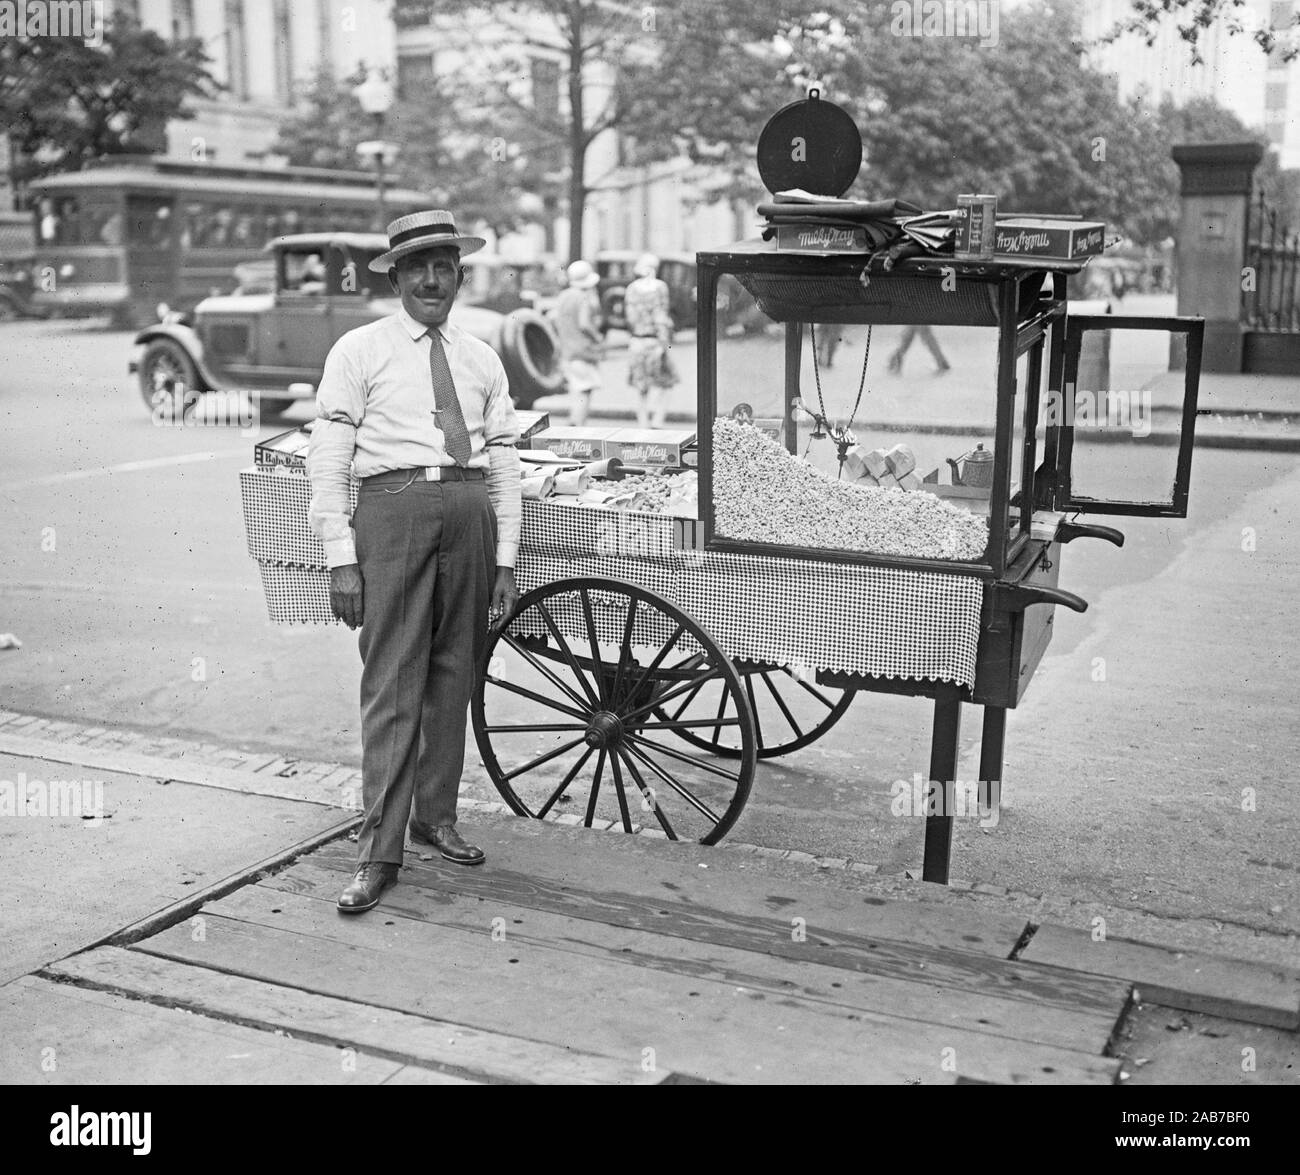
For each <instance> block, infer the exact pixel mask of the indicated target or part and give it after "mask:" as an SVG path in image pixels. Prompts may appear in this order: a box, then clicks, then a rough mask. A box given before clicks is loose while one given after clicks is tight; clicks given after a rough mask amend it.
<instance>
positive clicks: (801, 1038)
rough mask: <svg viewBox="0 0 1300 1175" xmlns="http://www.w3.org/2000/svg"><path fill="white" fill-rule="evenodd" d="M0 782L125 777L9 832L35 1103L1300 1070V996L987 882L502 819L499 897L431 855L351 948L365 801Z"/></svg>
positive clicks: (233, 757)
mask: <svg viewBox="0 0 1300 1175" xmlns="http://www.w3.org/2000/svg"><path fill="white" fill-rule="evenodd" d="M151 743H152V745H150V744H151ZM0 756H3V757H0V778H3V779H4V780H10V781H12V780H13V779H14V778H15V776H16V774H17V773H18V772H23V773H24V776H25V780H26V781H27V782H29V783H30V782H31V781H34V780H41V781H44V782H46V783H47V784H48V783H49V782H50V781H53V780H56V779H66V778H67V777H68V776H74V775H76V776H80V775H94V776H95V777H96V778H99V779H102V780H103V781H104V788H103V795H102V801H103V802H102V806H101V807H100V808H99V809H98V810H97V811H96V809H94V808H93V807H87V806H86V805H83V806H82V810H81V811H79V812H77V811H67V812H61V813H59V814H57V815H56V814H54V812H53V807H51V809H50V811H49V812H47V813H46V814H45V815H46V819H34V818H26V819H15V818H13V817H11V818H10V819H8V820H6V821H4V822H3V824H4V825H7V827H2V826H0V832H3V833H5V834H7V836H6V845H7V847H8V849H9V856H7V862H8V863H10V864H11V866H12V865H13V864H14V863H15V862H16V861H17V862H18V865H17V868H14V869H12V870H11V876H18V877H21V878H22V879H23V880H24V882H25V883H26V888H25V889H23V890H20V891H19V901H18V904H19V905H20V906H21V905H26V904H27V903H30V905H29V906H28V913H27V914H26V915H23V914H21V913H20V914H19V917H18V925H17V927H15V925H14V918H13V916H12V909H13V905H14V903H13V902H11V903H9V904H8V905H7V912H6V916H5V923H6V925H5V928H4V933H3V936H2V938H3V941H4V942H5V943H6V944H11V945H8V946H7V947H6V950H7V951H12V950H13V949H14V945H16V947H17V951H16V954H7V955H6V958H5V971H4V973H3V975H0V1041H3V1042H4V1043H3V1046H2V1047H0V1080H4V1081H7V1082H22V1083H28V1084H41V1083H45V1084H48V1083H71V1084H85V1083H106V1084H112V1083H118V1082H124V1081H129V1082H144V1083H150V1082H171V1083H185V1082H231V1083H240V1084H256V1083H268V1082H293V1083H313V1084H323V1083H366V1084H379V1083H388V1084H411V1083H419V1084H460V1083H467V1082H470V1083H499V1082H526V1083H535V1082H542V1083H556V1082H560V1083H598V1084H680V1083H698V1082H701V1081H705V1082H726V1083H733V1082H736V1083H740V1082H743V1083H753V1082H791V1083H801V1082H836V1083H839V1082H884V1083H893V1084H897V1083H903V1084H932V1083H942V1084H946V1083H952V1082H962V1081H992V1082H999V1083H1012V1084H1031V1083H1042V1082H1052V1083H1059V1082H1067V1083H1107V1084H1109V1083H1116V1082H1122V1083H1132V1084H1140V1083H1175V1082H1180V1081H1201V1082H1244V1083H1260V1084H1269V1083H1274V1084H1275V1083H1281V1082H1284V1081H1288V1080H1289V1077H1288V1073H1293V1072H1294V1066H1295V1065H1296V1063H1297V1062H1298V1061H1300V1050H1298V1048H1297V1035H1296V1032H1297V1027H1298V1026H1300V971H1297V970H1295V969H1293V968H1286V967H1281V966H1276V965H1268V964H1262V963H1248V962H1243V961H1241V960H1239V959H1227V958H1219V957H1215V956H1211V955H1201V954H1197V953H1195V952H1177V951H1172V950H1168V949H1164V948H1159V947H1152V946H1146V945H1142V944H1139V943H1130V942H1125V941H1122V940H1120V939H1117V938H1110V939H1105V938H1104V937H1103V938H1102V939H1101V940H1100V941H1098V940H1097V939H1096V937H1095V936H1094V935H1091V934H1089V932H1088V931H1086V930H1081V929H1070V928H1068V927H1067V926H1065V925H1058V924H1053V922H1052V921H1051V920H1050V919H1045V918H1043V917H1042V916H1041V914H1042V911H1043V909H1045V908H1046V907H1045V906H1044V905H1042V904H1040V905H1038V906H1032V905H1030V904H1029V901H1028V896H1027V895H1014V894H1008V893H1006V891H998V890H997V889H995V888H994V887H990V886H985V885H982V884H979V883H970V882H967V883H959V884H958V885H957V886H954V887H953V888H951V889H943V888H941V887H935V886H929V885H925V884H923V883H919V882H914V881H911V880H909V879H908V878H907V877H905V876H894V877H884V876H880V875H877V874H874V873H873V872H872V867H871V866H870V865H869V864H865V865H859V863H857V862H849V861H844V860H830V859H825V858H813V857H810V856H809V855H808V854H801V853H791V852H787V851H785V850H781V849H775V848H758V847H756V846H753V845H745V844H733V845H730V846H728V847H715V848H705V847H702V846H699V845H693V844H674V843H670V842H667V841H665V840H663V839H656V838H655V837H652V836H649V835H645V834H643V835H639V836H627V835H624V834H623V833H622V832H620V831H616V830H615V831H598V830H596V829H590V830H589V829H585V828H580V827H572V826H571V825H572V824H573V822H574V821H575V820H576V817H564V818H561V819H560V820H559V821H557V822H555V823H554V824H552V823H549V822H548V823H545V824H543V823H539V822H535V821H527V820H522V819H519V818H516V817H513V816H510V815H507V814H505V813H504V812H503V811H502V809H503V807H504V806H503V805H500V804H494V803H482V802H480V803H477V804H473V803H471V804H466V805H463V807H464V808H465V811H464V813H463V820H464V822H465V823H466V825H467V826H468V827H470V828H471V829H472V831H473V834H474V836H475V838H476V839H477V840H479V842H480V843H482V844H483V845H484V847H485V848H486V850H487V852H488V857H489V860H488V864H487V865H486V866H485V867H483V868H482V869H477V870H466V869H463V868H459V867H457V866H453V865H450V864H448V863H444V862H442V861H441V860H438V859H435V858H434V856H433V854H431V853H429V852H408V853H407V858H406V863H405V868H404V869H403V872H402V875H401V878H400V881H399V884H398V885H397V886H396V887H395V888H394V889H392V890H390V891H389V892H388V894H387V895H386V896H385V899H384V901H383V904H382V905H381V906H380V908H379V909H377V910H375V911H373V912H371V913H369V914H366V915H364V916H361V917H353V918H344V917H342V916H340V915H339V914H338V913H337V912H336V910H335V909H334V899H335V897H336V896H337V893H338V891H339V890H340V889H341V887H342V885H343V884H344V883H345V882H346V880H347V878H348V876H349V874H350V870H351V868H352V863H353V851H352V847H351V846H350V845H349V844H348V843H347V841H346V836H347V832H348V829H349V827H350V826H351V825H352V824H354V823H355V820H356V815H355V813H353V812H349V811H347V810H346V809H345V808H344V807H343V804H344V802H345V801H348V800H350V799H351V798H352V796H353V795H354V794H355V793H354V792H353V791H351V790H350V789H352V788H353V787H354V784H355V779H354V774H355V773H351V772H347V771H345V770H344V769H335V770H329V769H328V768H329V767H330V765H328V764H313V763H303V762H299V763H287V762H285V761H283V760H277V759H274V758H269V759H268V757H266V756H262V757H254V756H240V755H238V754H228V753H225V752H223V751H221V749H220V748H216V747H213V746H206V747H200V746H199V745H198V744H186V743H184V742H183V741H182V740H147V739H146V738H145V737H144V736H133V735H131V734H130V732H125V731H110V730H105V729H100V730H98V731H94V730H93V729H92V730H87V729H82V728H77V727H75V725H74V724H71V723H50V722H47V721H46V720H43V719H33V718H31V717H29V716H24V715H15V714H13V713H12V712H0ZM110 765H112V767H114V768H116V770H111V771H110ZM69 768H71V769H69ZM164 781H166V782H164ZM164 789H165V790H164ZM290 793H291V794H290ZM11 794H12V793H11ZM44 794H49V795H53V794H54V793H53V792H47V793H44ZM64 794H65V795H66V794H70V793H67V791H66V789H65V792H64ZM87 815H89V816H90V817H92V819H90V820H87V819H84V817H86V816H87ZM96 815H97V816H98V818H97V819H94V817H96ZM91 837H98V838H102V840H101V841H99V842H91V841H90V840H89V838H91ZM90 843H97V844H98V847H97V848H96V849H95V850H94V851H92V852H87V851H86V846H87V845H88V844H90ZM15 850H16V851H17V853H18V854H19V855H18V856H15V855H14V853H15ZM187 887H188V888H187ZM1027 911H1028V912H1027ZM1244 1047H1249V1048H1253V1049H1255V1050H1256V1055H1257V1056H1258V1058H1259V1063H1258V1067H1257V1069H1256V1070H1254V1071H1250V1072H1243V1071H1242V1069H1241V1066H1240V1063H1239V1062H1240V1057H1241V1055H1242V1054H1241V1050H1242V1048H1244ZM1288 1067H1289V1068H1288Z"/></svg>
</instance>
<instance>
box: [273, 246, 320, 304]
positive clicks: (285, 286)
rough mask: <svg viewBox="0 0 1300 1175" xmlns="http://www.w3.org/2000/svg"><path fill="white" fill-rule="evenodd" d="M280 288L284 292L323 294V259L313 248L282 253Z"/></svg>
mask: <svg viewBox="0 0 1300 1175" xmlns="http://www.w3.org/2000/svg"><path fill="white" fill-rule="evenodd" d="M280 288H281V290H283V291H284V292H286V293H298V294H323V293H324V292H325V259H324V258H323V257H322V256H321V255H320V253H318V252H316V251H314V250H307V251H304V252H301V253H291V252H288V251H287V250H286V252H285V254H284V281H283V283H282V285H281V287H280Z"/></svg>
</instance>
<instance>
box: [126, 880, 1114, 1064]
mask: <svg viewBox="0 0 1300 1175" xmlns="http://www.w3.org/2000/svg"><path fill="white" fill-rule="evenodd" d="M277 896H278V898H279V904H278V907H277V908H278V909H279V910H280V913H279V914H278V915H275V918H276V919H277V920H278V921H277V925H276V926H275V927H268V926H263V925H260V924H257V923H250V922H245V921H242V920H239V919H235V918H228V917H224V916H222V915H220V914H218V913H216V912H215V910H216V909H217V907H216V906H214V907H213V908H212V910H209V911H207V912H205V915H204V917H205V919H206V921H205V927H206V934H205V940H204V941H202V942H195V941H194V939H193V936H192V935H191V933H190V931H189V928H188V927H183V926H182V927H173V928H171V929H169V930H166V931H163V932H162V933H161V934H159V935H157V936H156V937H154V938H151V939H148V940H146V941H145V942H143V943H140V944H138V945H137V946H135V947H133V948H131V949H132V950H135V951H141V952H146V951H147V952H149V953H151V954H156V955H161V956H163V957H167V958H172V959H177V960H181V961H185V962H192V963H198V964H200V965H202V966H207V967H212V968H214V969H220V970H223V971H228V972H230V973H232V974H237V975H244V976H248V977H250V978H256V979H261V980H264V981H266V982H269V983H277V984H282V985H285V986H289V987H299V988H305V989H308V990H311V991H316V992H319V993H321V994H324V995H332V996H335V997H337V998H340V999H347V1000H352V1001H356V1002H359V1003H365V1004H373V1005H376V1006H378V1007H386V1008H392V1009H396V1010H398V1011H402V1012H409V1013H412V1014H414V1015H420V1016H427V1017H431V1018H438V1019H445V1020H452V1021H455V1022H456V1023H460V1024H467V1025H471V1026H482V1027H484V1028H487V1029H490V1030H495V1031H500V1032H506V1033H509V1034H510V1035H514V1036H521V1037H529V1038H532V1039H535V1040H543V1041H549V1042H551V1043H553V1044H557V1045H565V1046H577V1047H581V1048H584V1049H588V1050H590V1051H593V1052H597V1053H600V1054H603V1055H605V1056H608V1057H612V1058H614V1059H616V1060H619V1061H621V1062H622V1063H623V1064H624V1065H625V1066H627V1067H628V1068H635V1067H637V1066H639V1065H642V1064H653V1066H654V1067H655V1069H656V1070H657V1071H660V1072H662V1071H663V1070H671V1071H673V1072H676V1073H682V1074H689V1075H691V1076H695V1077H704V1078H708V1079H710V1080H715V1081H727V1082H763V1081H779V1082H795V1083H806V1082H855V1081H856V1082H861V1081H865V1082H889V1083H894V1082H908V1083H913V1084H915V1083H931V1084H948V1083H951V1082H952V1081H954V1080H955V1079H956V1078H957V1077H959V1076H961V1077H966V1078H970V1079H974V1080H981V1081H992V1082H997V1083H1007V1084H1029V1083H1058V1082H1068V1083H1075V1084H1083V1083H1098V1082H1103V1083H1110V1082H1112V1081H1113V1080H1114V1076H1115V1073H1116V1070H1117V1066H1116V1064H1115V1062H1113V1061H1109V1060H1106V1059H1104V1058H1101V1057H1093V1056H1090V1055H1088V1054H1085V1053H1082V1052H1077V1051H1072V1050H1068V1049H1061V1048H1056V1047H1052V1046H1049V1045H1032V1044H1027V1043H1025V1042H1022V1041H1012V1040H1007V1039H1005V1038H1003V1037H998V1036H986V1035H980V1034H975V1033H970V1032H965V1031H963V1030H961V1029H954V1028H950V1027H944V1026H938V1025H925V1024H919V1023H917V1022H916V1021H904V1020H900V1019H898V1018H896V1017H892V1016H885V1015H880V1014H878V1013H872V1012H844V1013H843V1014H841V1015H839V1016H831V1015H827V1014H823V1013H821V1012H816V1011H812V1010H809V1009H808V1008H807V1007H806V1006H805V1005H804V1003H803V1002H802V1001H800V1000H799V999H798V998H796V997H793V996H787V997H783V998H782V999H779V1000H777V999H769V998H768V997H767V996H766V994H765V993H763V992H752V991H749V990H747V989H743V988H738V987H737V986H736V985H734V984H730V983H721V982H718V981H715V980H710V979H696V978H687V977H683V976H678V975H675V974H672V973H671V972H663V971H652V970H650V969H648V968H646V967H643V966H640V965H639V964H638V963H637V962H636V961H635V960H630V961H628V962H619V961H607V960H602V959H595V958H591V957H590V956H587V955H577V954H573V953H570V952H565V951H560V950H555V949H553V948H548V947H543V946H536V945H533V944H527V943H519V942H513V941H507V942H504V943H501V942H493V941H492V939H491V937H490V936H489V935H485V934H482V933H470V932H466V931H462V930H455V929H449V928H447V927H442V926H438V925H435V924H431V923H428V922H422V921H417V920H414V919H409V918H403V917H400V916H398V917H384V916H382V914H381V915H379V916H376V915H373V914H371V915H367V916H366V917H365V918H363V919H358V918H346V919H345V918H343V917H341V916H340V915H339V914H338V913H337V911H336V910H334V909H333V908H332V907H330V906H329V905H328V904H327V903H325V902H320V901H314V900H311V899H309V898H301V897H297V896H296V895H293V894H288V893H281V894H279V895H277ZM226 900H229V899H226ZM756 997H757V998H756Z"/></svg>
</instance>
